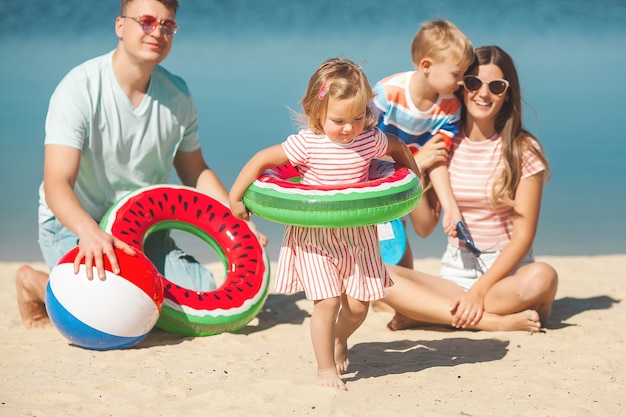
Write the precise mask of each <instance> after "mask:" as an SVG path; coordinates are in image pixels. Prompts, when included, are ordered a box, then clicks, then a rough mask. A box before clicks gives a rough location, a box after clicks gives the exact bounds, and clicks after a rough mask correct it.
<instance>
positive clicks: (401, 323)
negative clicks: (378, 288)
mask: <svg viewBox="0 0 626 417" xmlns="http://www.w3.org/2000/svg"><path fill="white" fill-rule="evenodd" d="M421 324H422V322H420V321H417V320H413V319H410V318H408V317H407V316H403V315H402V314H400V313H396V314H395V315H394V316H393V318H392V319H391V321H390V322H389V323H387V328H388V329H389V330H391V331H396V330H404V329H411V328H414V327H418V326H420V325H421Z"/></svg>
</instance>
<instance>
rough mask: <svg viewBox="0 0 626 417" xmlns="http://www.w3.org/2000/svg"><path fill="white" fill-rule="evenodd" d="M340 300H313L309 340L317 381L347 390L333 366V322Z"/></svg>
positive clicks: (320, 383)
mask: <svg viewBox="0 0 626 417" xmlns="http://www.w3.org/2000/svg"><path fill="white" fill-rule="evenodd" d="M340 305H341V300H340V298H339V297H333V298H327V299H325V300H315V301H314V304H313V314H312V315H311V341H312V342H313V351H314V352H315V359H316V360H317V383H318V384H319V385H322V386H325V387H334V388H337V389H340V390H343V391H347V390H348V388H347V387H346V384H344V382H343V381H342V380H341V378H340V377H339V374H338V373H337V367H336V366H335V323H336V321H337V313H338V312H339V307H340Z"/></svg>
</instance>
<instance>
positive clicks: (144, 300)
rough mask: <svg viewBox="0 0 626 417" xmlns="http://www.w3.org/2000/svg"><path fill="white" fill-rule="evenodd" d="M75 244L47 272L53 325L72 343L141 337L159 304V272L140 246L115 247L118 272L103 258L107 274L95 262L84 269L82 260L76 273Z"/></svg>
mask: <svg viewBox="0 0 626 417" xmlns="http://www.w3.org/2000/svg"><path fill="white" fill-rule="evenodd" d="M77 253H78V247H76V248H74V249H72V250H71V251H69V252H68V253H67V254H66V255H65V256H63V258H61V260H60V261H59V262H58V264H57V265H56V266H55V267H54V268H53V269H52V271H51V272H50V277H49V279H48V285H47V287H46V310H47V311H48V315H49V316H50V320H51V321H52V323H53V324H54V326H55V327H56V328H57V329H58V330H59V331H60V332H61V334H63V336H65V337H66V338H67V339H68V340H69V341H70V342H72V343H73V344H75V345H77V346H80V347H83V348H87V349H94V350H108V349H120V348H125V347H129V346H132V345H134V344H136V343H138V342H139V341H141V340H142V339H144V338H145V337H146V336H147V335H148V333H149V332H150V330H151V329H152V328H153V327H154V325H155V324H156V322H157V320H158V318H159V315H160V314H161V306H162V305H163V283H162V281H161V275H160V274H159V272H158V271H157V269H156V267H155V266H154V265H153V264H152V262H150V260H149V259H148V258H147V257H146V256H145V255H143V254H142V253H141V252H137V253H136V255H135V256H130V255H127V254H125V253H124V252H122V251H121V250H119V249H115V255H116V256H117V260H118V263H119V265H120V270H121V273H120V275H116V274H114V273H113V272H112V268H111V264H110V263H109V260H108V259H107V258H106V256H105V258H104V266H105V270H106V279H104V280H101V279H99V278H98V276H97V271H96V269H95V268H94V270H93V272H94V274H93V276H94V278H93V279H92V280H89V279H87V275H86V274H85V270H86V268H85V265H84V262H85V260H84V259H83V260H82V261H81V265H80V270H79V272H78V274H74V259H75V258H76V254H77Z"/></svg>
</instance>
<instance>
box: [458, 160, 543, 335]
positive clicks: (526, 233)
mask: <svg viewBox="0 0 626 417" xmlns="http://www.w3.org/2000/svg"><path fill="white" fill-rule="evenodd" d="M543 184H544V172H543V171H542V172H540V173H538V174H535V175H533V176H531V177H528V178H524V179H522V180H521V181H520V183H519V185H518V186H517V190H516V192H515V206H514V207H513V213H514V214H513V235H512V237H511V240H510V241H509V243H508V244H507V245H506V246H505V247H504V249H503V250H502V253H500V255H499V256H498V258H497V259H496V261H495V262H494V263H493V265H492V266H491V268H489V270H487V271H486V272H485V274H484V275H483V276H482V277H480V279H478V281H476V283H475V284H474V285H473V286H472V288H470V289H469V291H468V292H467V293H466V294H464V295H462V296H461V297H459V298H458V299H457V300H455V302H454V303H453V304H452V306H451V311H452V313H453V314H454V316H455V317H454V319H453V322H452V323H453V325H455V326H456V327H464V326H465V325H467V324H472V325H473V324H476V323H478V322H479V321H480V319H481V318H482V314H483V302H484V298H485V294H486V293H487V291H489V289H490V288H491V287H492V286H493V285H494V284H495V283H496V282H498V281H500V280H501V279H503V278H505V277H507V276H509V274H510V273H511V271H512V270H513V268H515V267H516V266H517V265H518V264H519V262H520V261H521V260H522V259H523V258H524V257H525V256H526V255H527V254H528V252H529V251H530V249H531V247H532V244H533V240H534V239H535V235H536V232H537V224H538V222H539V211H540V208H541V196H542V193H543ZM465 311H468V312H469V313H468V314H463V313H464V312H465Z"/></svg>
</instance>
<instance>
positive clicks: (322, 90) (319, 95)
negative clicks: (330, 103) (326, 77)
mask: <svg viewBox="0 0 626 417" xmlns="http://www.w3.org/2000/svg"><path fill="white" fill-rule="evenodd" d="M327 93H328V89H327V88H326V84H325V83H323V84H322V86H321V87H320V91H319V93H317V98H319V99H320V100H324V97H325V96H326V94H327Z"/></svg>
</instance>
